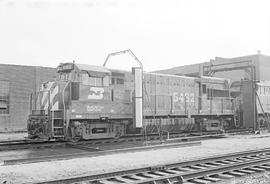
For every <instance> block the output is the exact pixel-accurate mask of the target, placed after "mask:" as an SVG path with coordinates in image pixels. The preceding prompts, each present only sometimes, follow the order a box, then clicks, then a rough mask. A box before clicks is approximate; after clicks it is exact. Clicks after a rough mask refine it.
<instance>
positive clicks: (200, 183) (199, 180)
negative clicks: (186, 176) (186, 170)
mask: <svg viewBox="0 0 270 184" xmlns="http://www.w3.org/2000/svg"><path fill="white" fill-rule="evenodd" d="M190 181H192V182H196V183H198V184H208V183H211V181H208V180H204V179H192V180H190Z"/></svg>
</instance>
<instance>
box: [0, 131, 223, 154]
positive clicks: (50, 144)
mask: <svg viewBox="0 0 270 184" xmlns="http://www.w3.org/2000/svg"><path fill="white" fill-rule="evenodd" d="M187 135H189V134H179V133H178V134H176V133H175V134H170V137H169V139H168V137H167V136H163V137H162V139H161V138H160V137H159V136H158V135H150V136H148V137H147V140H145V137H143V136H141V135H132V136H125V137H122V138H118V139H99V140H83V141H78V142H69V141H56V140H50V141H49V140H31V139H24V140H8V141H0V151H8V150H19V149H43V148H54V147H57V148H59V147H69V146H71V147H73V148H78V149H80V148H83V147H82V145H87V146H88V147H90V146H99V145H109V144H117V143H125V142H129V143H131V142H139V141H144V142H145V144H160V143H164V142H174V141H197V140H201V139H207V138H219V137H224V136H225V135H224V134H220V133H216V132H212V133H208V134H205V133H203V135H200V134H198V133H196V134H194V135H192V136H187ZM90 150H91V149H90Z"/></svg>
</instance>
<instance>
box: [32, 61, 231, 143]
mask: <svg viewBox="0 0 270 184" xmlns="http://www.w3.org/2000/svg"><path fill="white" fill-rule="evenodd" d="M58 75H59V78H58V79H57V80H55V81H51V82H47V83H44V84H43V85H42V87H41V89H40V91H38V92H36V93H33V94H32V95H31V105H30V106H31V109H30V115H29V121H28V132H29V136H30V137H39V138H59V139H76V138H78V139H99V138H111V137H120V136H124V135H128V134H137V133H147V134H151V133H163V132H191V131H222V130H224V129H228V128H234V125H235V110H236V105H235V98H231V96H230V94H231V93H230V88H229V84H228V81H227V80H225V79H221V78H212V77H200V78H193V77H185V76H176V75H164V74H157V73H144V74H143V82H142V83H143V85H142V91H143V103H142V104H143V108H142V109H143V126H142V127H140V128H136V127H138V126H136V125H137V122H136V121H134V112H135V101H136V100H135V83H134V81H135V77H134V73H132V72H126V71H119V70H109V69H107V68H105V67H97V66H89V65H80V64H74V63H64V64H60V65H59V66H58Z"/></svg>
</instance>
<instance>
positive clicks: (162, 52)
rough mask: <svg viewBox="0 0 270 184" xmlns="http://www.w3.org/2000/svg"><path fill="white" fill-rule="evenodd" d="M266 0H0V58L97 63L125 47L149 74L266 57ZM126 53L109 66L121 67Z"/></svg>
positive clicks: (269, 41) (128, 60)
mask: <svg viewBox="0 0 270 184" xmlns="http://www.w3.org/2000/svg"><path fill="white" fill-rule="evenodd" d="M269 7H270V2H269V1H268V0H203V1H202V0H0V63H3V64H19V65H37V66H47V67H56V66H57V65H58V64H59V63H60V62H72V61H73V60H74V61H75V62H77V63H83V64H90V65H102V64H103V63H104V61H105V59H106V57H107V55H108V54H109V53H112V52H116V51H121V50H126V49H131V50H132V51H133V52H134V53H135V55H136V56H137V57H138V59H139V60H140V61H141V62H142V63H143V66H144V70H146V71H154V70H161V69H167V68H172V67H176V66H181V65H187V64H193V63H200V62H206V61H209V60H210V59H213V58H215V57H225V58H231V57H238V56H244V55H252V54H256V53H257V51H258V50H260V51H261V53H262V54H265V55H270V11H269ZM135 65H136V62H135V61H134V59H133V58H132V57H131V56H129V55H128V54H125V55H119V56H114V57H112V58H111V59H110V60H109V62H108V65H107V66H108V67H110V68H120V69H126V70H129V69H130V67H132V66H135Z"/></svg>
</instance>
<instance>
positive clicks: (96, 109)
mask: <svg viewBox="0 0 270 184" xmlns="http://www.w3.org/2000/svg"><path fill="white" fill-rule="evenodd" d="M102 109H104V106H99V105H87V111H89V112H101V111H102Z"/></svg>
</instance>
